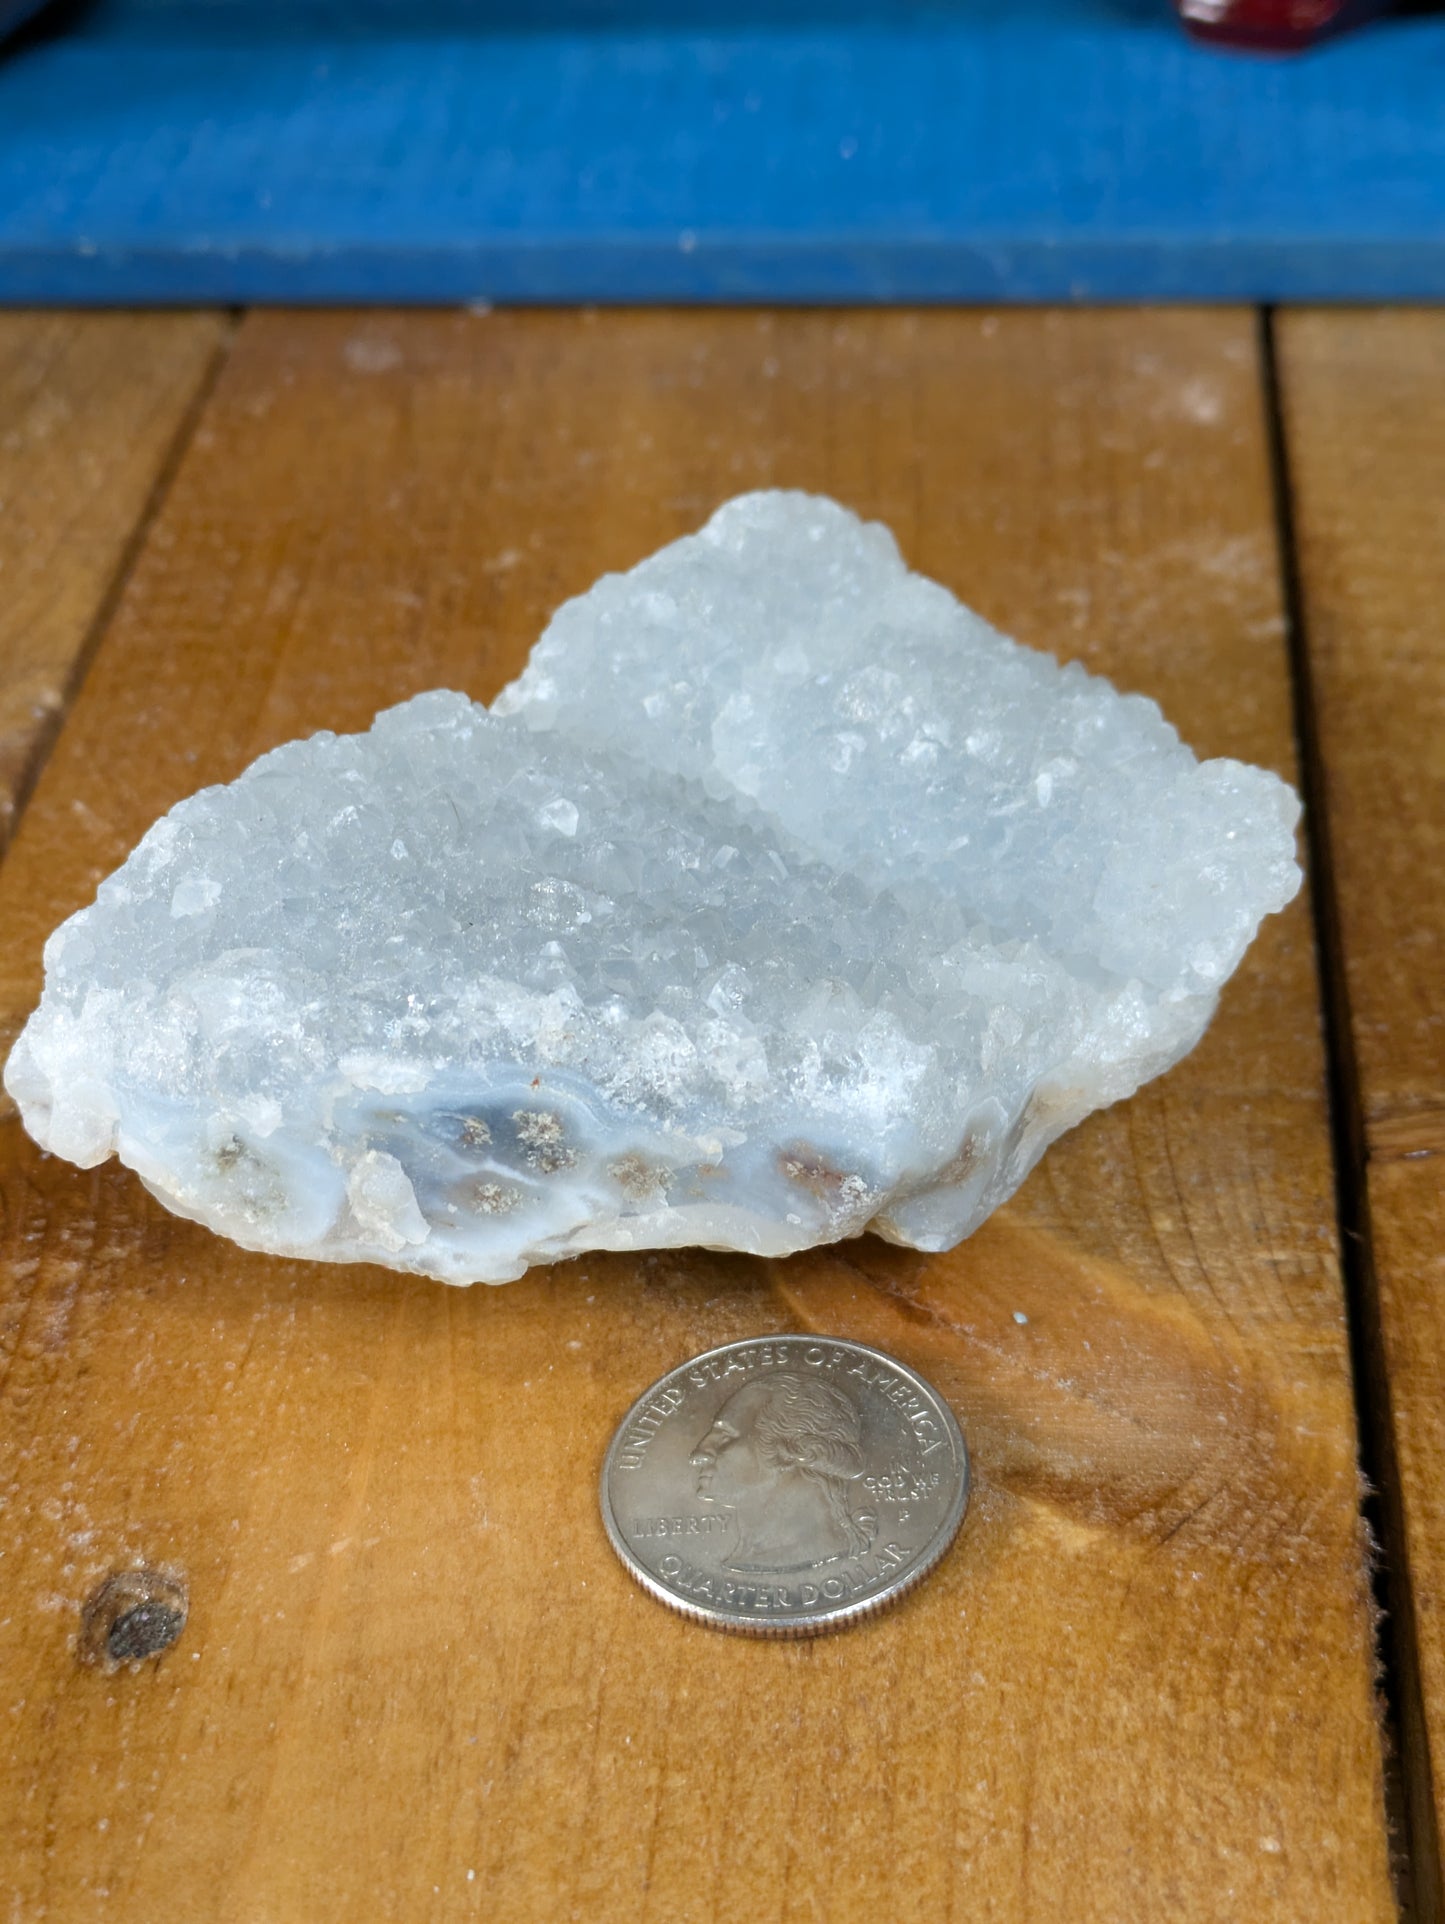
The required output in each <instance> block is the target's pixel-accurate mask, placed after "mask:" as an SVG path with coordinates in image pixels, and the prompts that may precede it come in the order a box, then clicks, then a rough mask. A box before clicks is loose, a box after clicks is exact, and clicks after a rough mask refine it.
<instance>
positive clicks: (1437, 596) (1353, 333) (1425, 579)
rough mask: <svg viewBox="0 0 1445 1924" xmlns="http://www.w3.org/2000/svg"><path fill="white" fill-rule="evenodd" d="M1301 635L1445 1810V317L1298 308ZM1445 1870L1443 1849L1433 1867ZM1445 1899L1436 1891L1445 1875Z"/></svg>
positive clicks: (1283, 337)
mask: <svg viewBox="0 0 1445 1924" xmlns="http://www.w3.org/2000/svg"><path fill="white" fill-rule="evenodd" d="M1280 371H1281V379H1282V387H1283V393H1284V399H1285V404H1286V421H1287V426H1288V436H1289V455H1290V468H1291V473H1292V476H1293V481H1294V492H1295V515H1296V522H1297V527H1298V541H1299V566H1300V587H1301V598H1302V608H1303V616H1304V622H1303V626H1304V636H1305V641H1306V644H1307V647H1308V650H1309V663H1310V679H1311V685H1312V691H1313V707H1314V713H1315V726H1316V732H1317V737H1318V743H1319V749H1320V754H1321V758H1322V761H1323V766H1324V769H1325V771H1326V776H1325V786H1326V798H1327V812H1328V830H1329V839H1330V846H1331V849H1332V852H1333V873H1334V889H1333V896H1334V909H1335V920H1336V922H1337V925H1338V940H1339V948H1340V955H1341V960H1342V963H1343V973H1344V987H1345V991H1346V996H1347V1002H1348V1009H1347V1012H1346V1013H1347V1019H1348V1022H1349V1032H1350V1042H1351V1048H1352V1053H1353V1058H1354V1065H1355V1080H1356V1082H1357V1085H1358V1097H1359V1102H1360V1109H1361V1121H1362V1124H1363V1148H1364V1152H1365V1156H1366V1159H1367V1160H1366V1179H1365V1187H1366V1199H1367V1204H1368V1219H1369V1226H1370V1230H1371V1241H1372V1243H1373V1256H1374V1264H1373V1268H1374V1284H1375V1292H1376V1304H1377V1309H1378V1315H1379V1320H1380V1328H1379V1337H1380V1361H1381V1364H1382V1366H1383V1370H1384V1373H1385V1376H1386V1377H1387V1379H1388V1381H1387V1384H1386V1385H1382V1386H1380V1388H1381V1394H1382V1395H1383V1396H1384V1397H1385V1398H1387V1400H1388V1414H1389V1419H1390V1422H1391V1427H1392V1435H1391V1437H1390V1438H1389V1443H1390V1446H1391V1450H1392V1454H1393V1458H1394V1468H1395V1470H1396V1472H1397V1474H1398V1478H1399V1489H1398V1497H1399V1499H1400V1503H1401V1509H1402V1515H1401V1524H1402V1527H1403V1533H1404V1545H1405V1548H1406V1549H1407V1550H1408V1562H1409V1573H1410V1586H1411V1590H1412V1592H1413V1611H1414V1619H1415V1632H1416V1639H1417V1643H1418V1661H1419V1670H1420V1679H1419V1680H1420V1685H1421V1690H1422V1695H1423V1711H1424V1719H1425V1724H1426V1728H1427V1730H1428V1735H1429V1750H1430V1753H1431V1757H1432V1758H1433V1771H1432V1770H1431V1766H1430V1758H1426V1757H1411V1758H1407V1760H1406V1761H1407V1763H1408V1764H1410V1765H1411V1766H1412V1768H1414V1769H1415V1770H1417V1771H1418V1772H1419V1773H1421V1774H1423V1775H1425V1776H1426V1778H1427V1780H1428V1779H1429V1778H1433V1783H1431V1784H1430V1786H1429V1788H1430V1793H1431V1794H1432V1795H1433V1798H1434V1802H1435V1807H1436V1814H1437V1824H1438V1822H1439V1820H1440V1819H1445V1253H1442V1252H1445V898H1442V895H1441V887H1440V878H1441V875H1442V873H1445V651H1442V645H1441V644H1442V639H1445V637H1442V621H1445V618H1442V612H1441V611H1442V609H1445V314H1442V313H1438V312H1432V313H1421V312H1410V311H1408V310H1406V311H1399V312H1381V313H1361V314H1352V313H1311V312H1304V313H1299V314H1291V315H1287V316H1285V317H1284V318H1283V322H1282V326H1281V332H1280ZM1437 1875H1438V1867H1437ZM1437 1902H1438V1892H1437Z"/></svg>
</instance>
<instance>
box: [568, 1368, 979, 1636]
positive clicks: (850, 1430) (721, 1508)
mask: <svg viewBox="0 0 1445 1924" xmlns="http://www.w3.org/2000/svg"><path fill="white" fill-rule="evenodd" d="M968 1480H969V1478H968V1450H967V1448H966V1447H965V1445H964V1441H963V1435H962V1433H961V1431H960V1430H959V1427H958V1424H957V1422H956V1421H955V1420H954V1415H953V1412H952V1410H950V1409H949V1407H948V1405H947V1403H945V1402H944V1400H943V1398H942V1397H941V1396H940V1395H939V1394H938V1392H937V1390H935V1389H933V1388H931V1387H930V1386H929V1384H927V1383H925V1382H924V1380H923V1378H922V1377H921V1376H918V1375H916V1374H915V1373H914V1372H913V1371H912V1370H910V1369H906V1368H905V1367H904V1365H903V1364H902V1363H899V1362H897V1361H895V1360H894V1358H893V1357H891V1356H885V1355H884V1354H883V1352H882V1351H881V1350H876V1349H866V1348H865V1347H864V1346H863V1345H862V1344H861V1343H844V1342H835V1341H830V1340H828V1339H825V1338H820V1337H814V1336H769V1337H764V1338H760V1339H759V1340H758V1341H756V1342H745V1343H728V1344H725V1345H724V1347H723V1348H722V1349H713V1350H708V1351H707V1352H706V1353H705V1354H703V1355H702V1356H694V1357H693V1358H692V1360H691V1361H690V1362H687V1363H683V1364H682V1365H681V1366H680V1367H679V1368H678V1369H675V1370H673V1371H671V1372H670V1373H669V1374H668V1375H667V1376H664V1377H662V1378H660V1379H659V1381H657V1382H656V1383H654V1384H653V1386H652V1388H651V1389H650V1390H648V1392H647V1393H646V1395H645V1396H641V1397H639V1398H638V1400H637V1402H635V1403H634V1404H633V1406H632V1408H631V1409H630V1410H629V1411H628V1412H627V1415H626V1416H625V1417H624V1418H623V1419H622V1422H621V1424H620V1425H619V1427H618V1430H617V1434H616V1435H615V1436H614V1437H613V1439H612V1443H611V1446H610V1448H609V1449H608V1452H607V1460H606V1462H605V1463H604V1464H603V1466H602V1517H603V1521H604V1522H605V1524H606V1526H607V1534H608V1536H609V1537H610V1538H611V1540H612V1547H613V1549H614V1550H616V1552H617V1554H618V1556H619V1557H621V1559H622V1561H623V1562H624V1563H625V1564H626V1566H627V1568H628V1569H629V1570H630V1571H631V1572H632V1574H633V1576H634V1577H636V1578H637V1580H638V1582H639V1583H640V1584H642V1585H643V1587H644V1588H645V1589H648V1590H650V1591H651V1592H652V1594H653V1595H654V1596H655V1597H660V1598H661V1600H662V1601H663V1602H664V1603H667V1604H670V1605H671V1606H672V1608H673V1609H674V1610H681V1611H682V1612H684V1613H685V1614H686V1615H687V1616H690V1617H698V1618H700V1619H701V1620H702V1621H703V1622H704V1623H711V1624H716V1625H717V1626H718V1627H719V1628H721V1629H724V1630H741V1631H746V1632H748V1633H749V1634H751V1635H753V1636H759V1637H810V1636H816V1635H817V1634H818V1632H820V1631H823V1630H836V1629H840V1628H841V1627H842V1626H843V1625H844V1624H847V1623H853V1622H856V1621H857V1619H858V1618H860V1617H866V1616H871V1615H872V1614H873V1612H874V1611H875V1610H880V1609H882V1608H883V1606H884V1605H885V1604H889V1603H892V1602H893V1601H894V1600H895V1599H896V1598H897V1597H900V1596H902V1594H903V1592H904V1591H905V1590H909V1589H911V1588H912V1587H913V1585H914V1584H915V1583H917V1582H918V1580H919V1578H920V1577H922V1576H925V1575H926V1574H927V1572H928V1571H929V1570H931V1569H932V1568H933V1566H934V1564H935V1563H937V1561H938V1559H939V1558H940V1557H941V1556H942V1555H943V1553H944V1551H945V1550H946V1549H947V1548H948V1546H949V1544H950V1543H951V1542H952V1541H953V1539H954V1537H955V1535H956V1534H957V1532H958V1526H959V1524H960V1523H961V1522H962V1521H963V1513H964V1510H965V1509H966V1507H967V1505H968Z"/></svg>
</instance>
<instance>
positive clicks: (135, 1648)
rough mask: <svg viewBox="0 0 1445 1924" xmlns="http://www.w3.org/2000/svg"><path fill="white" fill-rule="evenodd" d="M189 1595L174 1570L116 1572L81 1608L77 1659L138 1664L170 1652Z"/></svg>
mask: <svg viewBox="0 0 1445 1924" xmlns="http://www.w3.org/2000/svg"><path fill="white" fill-rule="evenodd" d="M189 1610H190V1594H189V1592H188V1590H187V1588H186V1580H185V1578H184V1577H183V1576H181V1575H180V1573H179V1572H178V1571H174V1570H152V1569H140V1570H116V1571H113V1572H112V1573H111V1575H110V1576H108V1577H105V1578H103V1579H102V1580H101V1582H99V1583H98V1584H97V1585H96V1586H95V1588H94V1589H93V1590H92V1591H91V1593H90V1595H89V1596H88V1597H87V1598H86V1600H85V1602H84V1603H83V1604H82V1606H81V1611H80V1641H79V1644H78V1645H77V1649H76V1654H77V1656H78V1657H79V1658H80V1661H81V1662H82V1663H87V1664H102V1665H104V1666H105V1667H106V1668H107V1669H111V1668H113V1667H114V1666H115V1665H117V1664H123V1663H139V1662H141V1661H142V1660H143V1659H144V1658H146V1657H158V1656H159V1655H160V1654H161V1652H162V1651H163V1650H169V1649H170V1647H171V1645H172V1644H173V1643H174V1642H175V1641H176V1638H177V1637H179V1636H180V1634H181V1632H182V1631H183V1630H184V1629H185V1627H186V1616H187V1614H188V1612H189Z"/></svg>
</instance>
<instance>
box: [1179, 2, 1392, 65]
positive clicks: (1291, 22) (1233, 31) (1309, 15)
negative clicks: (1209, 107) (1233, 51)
mask: <svg viewBox="0 0 1445 1924" xmlns="http://www.w3.org/2000/svg"><path fill="white" fill-rule="evenodd" d="M1388 4H1389V0H1174V5H1175V8H1176V10H1177V11H1178V14H1179V18H1180V19H1181V20H1182V21H1183V22H1184V26H1185V29H1186V30H1187V31H1188V32H1189V33H1191V34H1193V35H1194V37H1195V39H1196V40H1212V41H1222V42H1224V43H1225V44H1226V45H1228V46H1232V47H1253V48H1256V49H1258V50H1259V51H1260V52H1265V53H1295V52H1298V51H1299V49H1300V48H1302V47H1308V46H1311V45H1313V43H1314V42H1315V41H1316V40H1321V39H1323V38H1324V36H1325V35H1326V34H1331V33H1339V32H1341V31H1342V30H1343V29H1344V28H1346V27H1354V26H1358V25H1359V23H1360V22H1361V21H1363V20H1368V19H1369V18H1370V17H1371V16H1372V15H1374V14H1377V13H1383V12H1385V10H1386V7H1387V5H1388Z"/></svg>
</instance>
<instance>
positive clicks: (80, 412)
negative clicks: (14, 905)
mask: <svg viewBox="0 0 1445 1924" xmlns="http://www.w3.org/2000/svg"><path fill="white" fill-rule="evenodd" d="M226 331H227V326H226V323H225V321H224V320H223V319H222V318H221V317H220V316H218V315H215V314H166V315H158V314H147V315H136V314H23V313H22V314H0V852H3V850H4V847H5V844H6V842H7V841H8V840H9V838H10V828H11V823H12V821H13V819H14V816H15V813H16V810H17V807H18V805H19V804H20V802H22V801H23V799H24V794H25V790H26V788H27V786H28V784H29V780H30V776H31V773H32V770H33V768H34V766H35V764H36V762H37V760H38V758H39V757H40V755H41V754H43V752H44V748H45V745H46V743H47V741H48V739H49V737H50V735H51V734H52V732H53V730H54V728H55V727H56V725H57V724H58V722H59V718H60V715H61V713H62V711H63V709H64V707H65V704H66V702H67V700H68V699H69V696H70V693H71V690H72V687H73V685H74V681H75V676H76V672H77V669H78V667H79V665H80V663H81V661H82V657H83V655H84V652H85V647H86V644H87V642H88V640H89V639H90V637H91V635H92V632H93V630H94V628H95V626H96V623H97V620H98V619H99V618H100V617H101V616H102V615H103V613H104V610H105V606H106V600H107V596H108V594H109V593H110V590H111V587H112V584H113V583H114V582H115V580H116V578H117V575H118V574H119V573H122V572H123V564H124V560H125V556H126V553H127V550H128V547H129V545H130V543H131V541H132V538H133V536H134V534H135V533H136V531H137V530H138V529H139V528H140V527H141V526H142V525H143V522H144V519H145V513H146V507H147V503H148V502H149V500H150V498H151V496H152V493H153V491H154V489H155V488H156V485H157V483H158V481H159V479H160V478H161V476H162V475H163V473H164V471H165V468H166V465H167V460H168V457H169V456H170V454H171V451H172V449H173V448H175V447H176V445H177V443H178V441H179V440H181V439H183V437H184V431H185V428H186V425H187V422H188V419H189V416H190V413H191V410H192V409H193V407H194V406H195V404H196V401H197V399H198V397H199V396H200V394H201V393H202V391H203V389H204V386H205V383H206V379H207V376H208V375H209V373H210V372H211V370H212V367H213V365H214V362H215V359H216V356H217V354H218V353H219V351H220V347H221V344H222V341H223V339H224V336H225V333H226Z"/></svg>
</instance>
